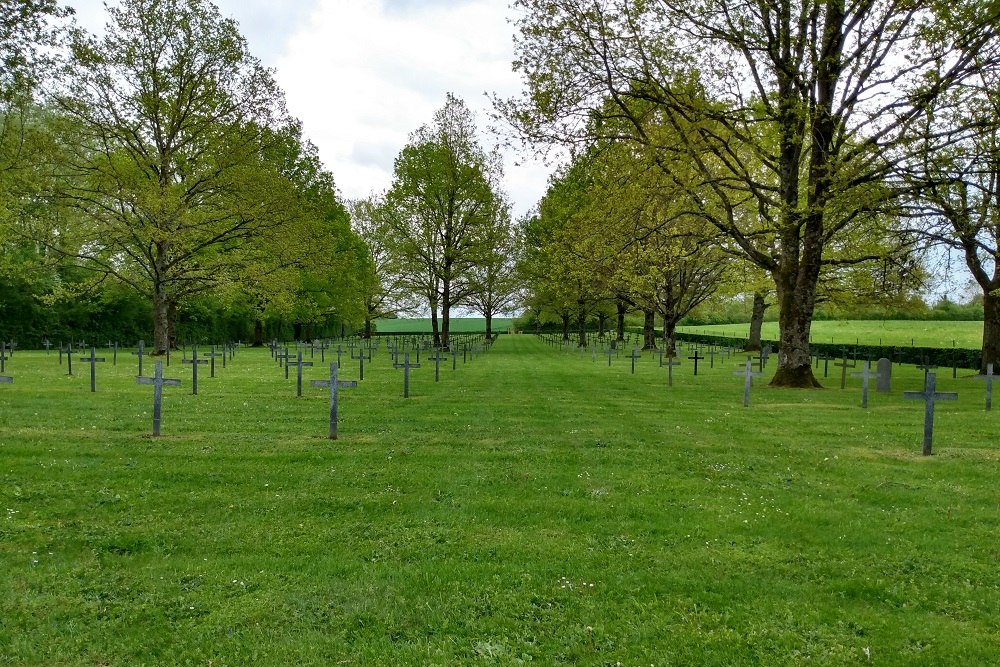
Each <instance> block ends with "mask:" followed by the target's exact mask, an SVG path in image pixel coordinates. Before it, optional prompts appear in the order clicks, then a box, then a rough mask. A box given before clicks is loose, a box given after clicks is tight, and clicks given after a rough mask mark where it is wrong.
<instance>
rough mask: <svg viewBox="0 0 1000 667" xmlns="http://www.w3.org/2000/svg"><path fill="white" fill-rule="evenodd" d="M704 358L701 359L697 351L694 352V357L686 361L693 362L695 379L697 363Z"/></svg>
mask: <svg viewBox="0 0 1000 667" xmlns="http://www.w3.org/2000/svg"><path fill="white" fill-rule="evenodd" d="M704 358H705V357H703V356H701V355H700V354H698V350H695V351H694V356H693V357H688V359H691V360H692V361H694V374H695V377H697V375H698V362H699V361H701V360H702V359H704Z"/></svg>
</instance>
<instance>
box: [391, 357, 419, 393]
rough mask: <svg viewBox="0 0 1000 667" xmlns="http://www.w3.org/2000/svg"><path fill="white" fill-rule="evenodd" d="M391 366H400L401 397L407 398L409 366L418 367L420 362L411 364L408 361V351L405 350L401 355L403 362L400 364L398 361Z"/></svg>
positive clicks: (408, 391)
mask: <svg viewBox="0 0 1000 667" xmlns="http://www.w3.org/2000/svg"><path fill="white" fill-rule="evenodd" d="M392 367H393V368H402V369H403V398H409V397H410V369H411V368H420V364H411V363H410V353H409V352H407V353H406V354H404V355H403V363H401V364H399V363H396V364H393V365H392Z"/></svg>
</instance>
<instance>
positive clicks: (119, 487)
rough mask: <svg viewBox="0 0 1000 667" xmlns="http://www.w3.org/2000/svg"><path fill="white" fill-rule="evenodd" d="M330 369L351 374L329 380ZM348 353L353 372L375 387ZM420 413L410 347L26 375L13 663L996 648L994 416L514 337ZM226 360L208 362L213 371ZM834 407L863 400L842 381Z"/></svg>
mask: <svg viewBox="0 0 1000 667" xmlns="http://www.w3.org/2000/svg"><path fill="white" fill-rule="evenodd" d="M314 361H316V362H317V367H315V368H313V369H309V377H313V378H321V377H324V375H325V372H324V369H322V368H319V363H318V361H319V360H318V356H317V358H316V359H315V360H314ZM353 363H355V362H347V361H346V359H345V362H344V367H343V370H342V373H341V375H342V377H344V378H348V379H349V378H354V377H357V375H356V369H354V367H353ZM422 363H423V367H422V368H421V369H420V370H417V371H414V375H413V378H412V384H411V398H410V399H408V400H404V399H402V377H401V372H399V371H395V370H391V368H390V362H389V359H388V357H387V355H386V353H385V351H384V350H383V351H380V352H379V353H378V355H377V356H376V359H375V360H374V362H373V363H372V364H371V365H369V366H367V367H366V369H365V380H364V382H363V383H361V386H360V387H358V388H357V389H354V390H350V391H345V392H344V393H343V394H342V395H341V417H342V422H341V424H340V438H341V439H340V440H339V441H337V442H331V441H329V440H327V439H326V438H325V435H326V432H327V425H326V423H325V419H326V394H325V392H324V391H322V390H311V391H310V392H309V393H308V395H306V396H304V397H302V398H299V399H297V398H296V397H295V389H294V380H288V381H286V380H285V379H284V375H283V373H282V372H281V371H279V369H278V368H277V366H276V365H275V364H274V363H273V362H272V361H271V359H270V358H269V357H268V355H267V352H266V351H260V350H245V351H243V352H241V353H240V354H239V355H238V356H237V358H236V360H235V361H234V363H233V365H232V367H231V368H229V369H227V370H226V371H224V372H223V371H221V370H220V371H219V377H217V378H215V379H207V373H206V374H204V375H202V376H201V377H200V378H199V395H198V396H191V395H190V393H189V392H190V370H189V368H185V369H184V370H183V371H182V370H181V369H180V367H179V364H177V363H176V361H175V363H174V365H173V366H172V367H171V368H170V369H168V372H167V375H168V376H169V377H180V378H182V379H184V386H183V387H181V388H179V389H167V390H166V392H165V396H166V398H165V409H164V419H163V432H164V436H163V437H162V438H160V439H158V440H154V439H152V438H150V437H149V436H148V435H145V434H148V433H149V431H150V422H149V420H150V415H149V412H150V405H149V402H150V399H151V393H152V392H151V390H150V389H149V388H148V387H140V386H137V385H135V384H134V377H133V376H132V374H134V372H135V366H134V358H133V359H132V360H129V361H127V362H126V361H123V360H122V358H121V357H120V359H119V365H118V367H116V368H111V367H108V366H109V365H106V366H105V367H102V368H100V369H99V371H98V373H99V376H98V381H97V382H98V393H96V394H91V393H90V392H89V374H88V373H89V371H87V373H85V372H84V369H83V368H82V367H78V368H76V369H75V370H76V373H77V375H76V376H75V377H73V378H68V377H66V376H65V375H63V373H65V368H62V369H60V368H59V366H58V365H57V363H56V357H55V355H54V354H53V355H50V356H48V357H46V355H44V353H27V352H19V353H17V354H16V356H15V358H14V360H13V361H12V362H11V363H10V365H9V367H8V371H9V374H11V375H14V376H15V384H14V385H0V572H2V573H3V575H2V576H0V664H12V665H54V664H59V665H98V664H103V665H143V664H145V665H163V664H192V665H209V664H211V665H214V666H220V665H248V664H254V665H289V664H303V665H335V664H347V665H469V664H474V665H493V664H496V665H513V664H525V663H532V664H544V665H558V664H565V665H616V664H619V663H620V664H621V665H628V666H638V665H643V666H646V665H650V664H653V665H657V666H662V665H720V666H721V665H801V664H804V663H807V662H809V663H813V664H822V665H856V664H868V662H869V656H870V662H871V663H872V664H879V665H914V664H926V665H970V664H990V663H991V662H993V661H994V660H995V657H996V647H997V645H998V641H1000V621H998V619H1000V590H998V588H1000V575H998V574H997V573H998V570H1000V568H998V565H1000V562H998V561H1000V549H998V546H997V544H998V540H997V538H998V530H1000V512H998V504H997V495H996V490H995V482H996V473H997V459H998V447H997V439H996V436H995V433H996V432H997V421H996V420H997V416H996V413H985V412H984V411H983V401H982V391H983V388H982V383H981V382H973V381H972V380H971V378H970V377H968V374H967V373H965V374H962V375H960V377H959V378H957V379H954V380H953V379H951V373H950V371H949V372H942V373H941V375H940V376H939V378H940V381H939V389H941V390H946V391H949V390H956V391H959V393H960V400H959V401H958V402H956V403H954V404H949V405H947V406H944V405H942V406H941V407H940V408H939V411H938V422H937V435H936V439H935V449H936V452H937V453H936V455H935V456H933V457H926V458H925V457H921V456H920V455H919V452H920V438H921V433H922V414H923V411H922V406H921V405H920V404H919V403H916V402H911V401H904V400H903V399H902V397H901V396H900V393H901V391H902V390H903V389H917V388H919V386H920V379H921V377H922V375H921V373H920V372H919V371H917V370H916V369H913V368H905V367H897V369H895V371H894V372H895V373H896V377H895V378H894V393H893V394H892V395H891V396H884V395H877V394H874V392H873V395H872V398H871V405H872V407H871V408H870V409H869V410H867V411H866V410H862V409H861V408H860V407H858V404H859V402H860V390H859V388H858V387H859V383H860V381H859V380H852V381H851V383H850V384H849V388H848V390H845V391H840V390H839V389H836V388H834V389H826V390H820V391H808V392H801V391H790V390H774V389H769V388H766V387H764V386H763V385H764V383H761V382H758V385H757V386H755V387H754V389H753V394H752V398H751V407H750V408H749V409H744V408H743V407H742V382H741V380H740V379H739V378H736V377H734V376H733V375H732V371H733V369H734V365H733V362H732V360H730V361H729V362H727V364H726V365H725V366H723V365H722V364H721V363H717V365H716V368H714V369H709V368H708V365H707V363H705V362H703V363H702V364H701V365H700V368H699V376H698V377H697V378H695V377H694V376H693V374H692V369H691V366H690V362H689V361H687V360H686V359H685V360H684V365H683V366H681V367H680V368H678V369H675V380H674V386H673V387H672V388H669V389H668V388H667V386H666V375H665V370H664V369H661V368H658V367H657V366H656V363H655V361H653V360H652V359H651V358H650V357H649V356H646V357H645V358H644V359H643V360H641V361H640V362H639V363H638V364H637V368H636V373H635V375H632V374H631V373H630V364H629V362H628V361H627V360H626V359H625V358H622V359H620V360H616V361H614V362H613V365H612V366H611V367H610V368H609V367H608V364H607V359H606V358H601V357H598V360H597V361H596V362H592V361H591V357H590V355H589V353H585V354H575V353H572V354H567V353H560V352H556V351H553V350H551V349H550V348H548V347H546V346H544V345H543V344H541V343H540V342H539V341H538V340H537V339H535V338H534V337H530V336H509V337H503V338H502V339H501V340H500V342H499V343H498V344H497V345H496V346H495V347H494V349H493V350H492V351H490V352H489V353H488V354H486V355H482V356H478V357H476V358H475V359H472V360H470V361H469V363H467V364H465V365H463V364H462V361H461V358H459V362H458V363H459V368H458V370H457V371H452V370H451V366H450V364H449V365H447V367H443V368H442V371H441V381H440V382H439V383H437V384H435V383H434V382H433V373H434V371H433V367H432V365H431V364H429V363H428V362H427V361H426V358H425V359H422ZM202 370H203V371H204V369H202ZM828 385H829V386H831V387H838V386H839V379H838V380H837V381H835V380H834V379H833V378H832V377H831V378H830V380H828Z"/></svg>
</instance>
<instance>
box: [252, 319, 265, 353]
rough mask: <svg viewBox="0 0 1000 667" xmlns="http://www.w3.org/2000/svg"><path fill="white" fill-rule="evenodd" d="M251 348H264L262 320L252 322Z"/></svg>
mask: <svg viewBox="0 0 1000 667" xmlns="http://www.w3.org/2000/svg"><path fill="white" fill-rule="evenodd" d="M253 346H254V347H264V320H262V319H260V318H259V317H258V318H257V319H255V320H254V321H253Z"/></svg>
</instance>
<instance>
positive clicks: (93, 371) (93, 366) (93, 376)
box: [80, 347, 104, 391]
mask: <svg viewBox="0 0 1000 667" xmlns="http://www.w3.org/2000/svg"><path fill="white" fill-rule="evenodd" d="M80 361H88V362H90V391H97V364H98V362H102V361H104V357H98V356H97V349H96V348H94V347H91V348H90V356H89V357H81V358H80Z"/></svg>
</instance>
